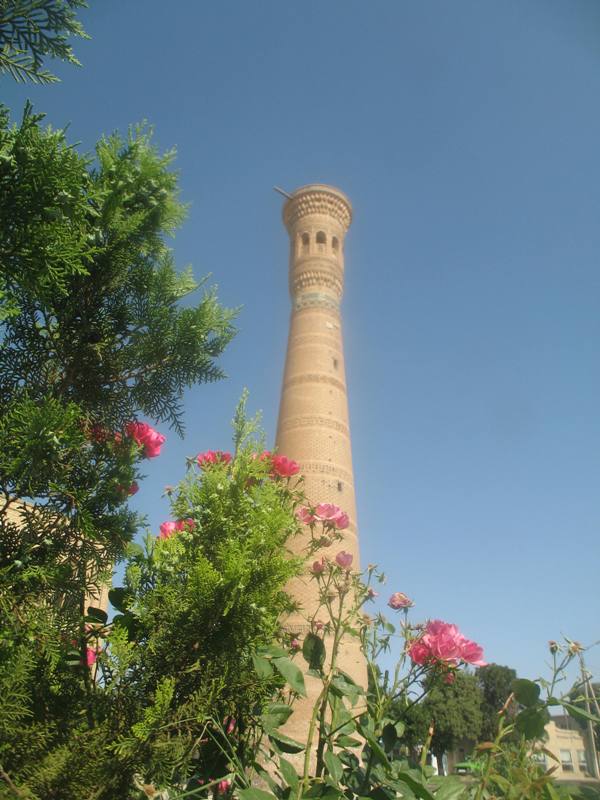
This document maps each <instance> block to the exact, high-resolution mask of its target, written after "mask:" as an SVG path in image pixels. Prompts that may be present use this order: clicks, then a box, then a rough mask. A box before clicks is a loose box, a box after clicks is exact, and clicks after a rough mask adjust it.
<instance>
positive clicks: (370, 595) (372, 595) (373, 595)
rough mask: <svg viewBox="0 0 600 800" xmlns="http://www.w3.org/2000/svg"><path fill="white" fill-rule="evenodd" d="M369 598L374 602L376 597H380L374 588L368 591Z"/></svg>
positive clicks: (370, 587)
mask: <svg viewBox="0 0 600 800" xmlns="http://www.w3.org/2000/svg"><path fill="white" fill-rule="evenodd" d="M367 597H368V598H369V599H370V600H372V599H373V598H374V597H379V592H376V591H375V589H373V587H372V586H369V588H368V589H367Z"/></svg>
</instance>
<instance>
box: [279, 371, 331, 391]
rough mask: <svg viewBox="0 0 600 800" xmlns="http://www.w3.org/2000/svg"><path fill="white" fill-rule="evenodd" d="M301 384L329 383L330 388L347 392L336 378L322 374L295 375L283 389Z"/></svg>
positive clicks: (306, 373)
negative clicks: (333, 387)
mask: <svg viewBox="0 0 600 800" xmlns="http://www.w3.org/2000/svg"><path fill="white" fill-rule="evenodd" d="M300 383H328V384H329V385H330V386H335V388H336V389H339V390H340V391H341V392H344V393H345V392H346V385H345V384H344V383H342V381H340V380H338V379H337V378H334V377H333V376H331V375H324V374H323V373H320V372H305V373H304V374H302V375H294V377H293V378H289V379H288V380H287V381H286V382H285V383H284V384H283V388H284V389H288V388H289V387H290V386H297V385H298V384H300Z"/></svg>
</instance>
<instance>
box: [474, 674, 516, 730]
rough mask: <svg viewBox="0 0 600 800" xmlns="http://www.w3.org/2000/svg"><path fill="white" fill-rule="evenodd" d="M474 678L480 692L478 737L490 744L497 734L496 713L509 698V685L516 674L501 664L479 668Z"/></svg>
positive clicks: (497, 719)
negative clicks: (480, 715)
mask: <svg viewBox="0 0 600 800" xmlns="http://www.w3.org/2000/svg"><path fill="white" fill-rule="evenodd" d="M475 677H476V679H477V683H478V685H479V687H480V689H481V692H482V702H481V713H482V715H483V720H482V724H481V733H480V736H481V739H482V740H483V741H487V742H491V741H493V740H494V739H495V737H496V734H497V733H498V722H499V716H498V712H499V711H500V709H501V708H502V707H503V706H504V704H505V703H506V701H507V699H508V697H509V696H510V693H511V691H512V689H511V684H512V682H513V681H514V680H515V678H516V677H517V673H516V671H515V670H514V669H511V668H510V667H506V666H502V665H501V664H486V666H485V667H479V669H478V670H477V671H476V673H475Z"/></svg>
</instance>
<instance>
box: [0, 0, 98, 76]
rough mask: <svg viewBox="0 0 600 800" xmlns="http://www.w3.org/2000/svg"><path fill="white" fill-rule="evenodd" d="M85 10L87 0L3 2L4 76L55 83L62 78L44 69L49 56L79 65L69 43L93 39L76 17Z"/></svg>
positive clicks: (0, 46)
mask: <svg viewBox="0 0 600 800" xmlns="http://www.w3.org/2000/svg"><path fill="white" fill-rule="evenodd" d="M85 7H87V3H86V0H0V73H2V72H7V73H8V74H9V75H12V77H13V78H14V79H15V80H16V81H20V82H24V81H27V80H30V81H32V82H33V83H53V82H54V81H57V80H58V78H57V77H56V76H55V75H53V74H52V73H51V72H48V70H45V69H43V68H42V67H43V63H44V58H45V57H46V56H49V57H50V58H60V59H62V60H63V61H68V62H69V63H71V64H77V65H78V64H79V61H78V60H77V59H76V58H75V55H74V54H73V50H72V48H71V45H70V44H69V43H68V39H69V37H70V36H80V37H82V38H85V39H88V38H89V37H88V36H87V34H86V33H85V31H84V30H83V27H82V26H81V23H80V22H79V21H78V20H77V17H76V16H75V10H76V9H77V8H85Z"/></svg>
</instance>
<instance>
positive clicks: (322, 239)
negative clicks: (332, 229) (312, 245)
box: [317, 231, 327, 244]
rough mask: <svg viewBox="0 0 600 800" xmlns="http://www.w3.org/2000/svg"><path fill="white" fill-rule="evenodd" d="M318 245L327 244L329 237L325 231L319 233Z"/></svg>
mask: <svg viewBox="0 0 600 800" xmlns="http://www.w3.org/2000/svg"><path fill="white" fill-rule="evenodd" d="M317 244H327V236H325V233H324V231H319V232H318V233H317Z"/></svg>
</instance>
